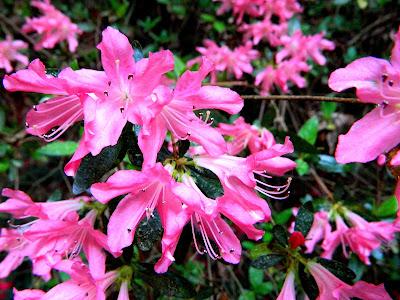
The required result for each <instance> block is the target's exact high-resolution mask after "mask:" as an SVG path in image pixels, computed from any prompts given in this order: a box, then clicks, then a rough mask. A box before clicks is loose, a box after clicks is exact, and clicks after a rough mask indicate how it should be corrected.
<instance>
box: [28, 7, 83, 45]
mask: <svg viewBox="0 0 400 300" xmlns="http://www.w3.org/2000/svg"><path fill="white" fill-rule="evenodd" d="M31 5H32V6H34V7H36V8H37V9H39V10H40V11H41V13H42V14H43V16H41V17H38V18H32V19H31V18H27V20H26V23H25V25H24V26H23V27H22V31H23V32H26V33H29V32H37V33H38V34H39V35H40V36H41V37H40V40H39V41H38V42H37V43H36V45H35V50H40V49H43V48H47V49H51V48H54V46H55V45H56V44H57V43H59V42H62V41H67V42H68V48H69V51H71V52H75V50H76V47H77V46H78V41H77V35H80V34H81V33H82V31H81V30H80V29H79V27H78V26H77V25H76V24H74V23H72V22H71V20H70V18H68V17H67V16H66V15H64V14H63V13H62V12H60V11H59V10H57V9H56V8H55V7H54V6H53V5H51V4H50V0H44V1H31Z"/></svg>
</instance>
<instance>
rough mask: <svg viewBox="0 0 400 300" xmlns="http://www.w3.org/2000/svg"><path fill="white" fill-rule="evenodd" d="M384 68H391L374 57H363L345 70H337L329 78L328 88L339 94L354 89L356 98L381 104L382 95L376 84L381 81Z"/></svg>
mask: <svg viewBox="0 0 400 300" xmlns="http://www.w3.org/2000/svg"><path fill="white" fill-rule="evenodd" d="M385 68H391V65H390V64H389V62H388V61H386V60H384V59H379V58H375V57H364V58H360V59H357V60H355V61H353V62H352V63H351V64H349V65H348V66H347V67H345V68H341V69H337V70H336V71H334V72H333V73H332V74H331V76H330V77H329V82H328V84H329V87H330V88H331V89H332V90H334V91H336V92H341V91H343V90H345V89H348V88H352V87H355V88H356V89H357V96H358V97H359V98H360V99H361V100H363V101H366V102H370V103H381V102H382V95H381V94H380V89H379V87H378V82H379V81H381V80H382V74H383V73H384V70H385Z"/></svg>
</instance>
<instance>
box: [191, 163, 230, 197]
mask: <svg viewBox="0 0 400 300" xmlns="http://www.w3.org/2000/svg"><path fill="white" fill-rule="evenodd" d="M189 168H190V175H191V176H192V177H193V179H194V180H195V182H196V184H197V186H198V187H199V189H200V190H201V191H202V192H203V193H204V195H206V196H207V197H208V198H211V199H216V198H218V197H220V196H222V195H223V194H224V191H223V189H222V185H221V182H220V181H219V179H218V177H217V176H216V175H215V174H214V173H212V172H211V171H209V170H208V169H204V168H201V169H200V168H195V167H189Z"/></svg>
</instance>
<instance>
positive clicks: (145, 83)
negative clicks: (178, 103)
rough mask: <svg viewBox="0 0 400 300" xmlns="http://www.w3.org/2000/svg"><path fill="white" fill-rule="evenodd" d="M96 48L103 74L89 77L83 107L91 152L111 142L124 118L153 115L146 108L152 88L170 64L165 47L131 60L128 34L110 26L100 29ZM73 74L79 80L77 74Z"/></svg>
mask: <svg viewBox="0 0 400 300" xmlns="http://www.w3.org/2000/svg"><path fill="white" fill-rule="evenodd" d="M97 48H98V49H100V51H101V61H102V64H103V68H104V72H105V77H103V78H99V77H96V78H93V80H92V83H93V85H94V86H93V91H92V93H90V96H91V98H92V99H91V101H88V102H87V105H85V107H84V114H85V126H86V127H87V131H86V132H85V139H86V147H87V148H88V150H89V151H90V152H91V153H92V154H93V155H97V154H99V153H100V151H101V150H102V149H103V148H104V147H106V146H110V145H115V144H116V143H117V141H118V138H119V136H120V135H121V132H122V129H123V128H124V126H125V124H126V123H127V122H128V121H129V122H131V123H134V124H139V125H143V123H144V122H148V121H150V120H151V118H152V117H154V115H153V112H152V111H150V110H148V106H149V105H151V104H153V99H155V97H157V96H156V94H155V93H154V89H155V88H156V87H157V86H158V85H159V84H160V82H161V80H162V78H163V75H164V74H165V73H166V72H168V71H170V70H172V69H173V67H174V60H173V55H172V53H171V52H170V51H167V50H163V51H160V52H156V53H150V55H149V58H143V59H141V60H140V61H138V62H137V63H135V60H134V58H133V54H134V50H133V48H132V46H131V44H130V43H129V41H128V38H127V37H126V36H125V35H123V34H122V33H121V32H119V31H118V30H116V29H114V28H112V27H107V28H106V29H105V30H104V31H103V39H102V42H101V43H100V44H99V45H98V46H97ZM76 76H77V78H76V80H77V81H79V80H80V74H76Z"/></svg>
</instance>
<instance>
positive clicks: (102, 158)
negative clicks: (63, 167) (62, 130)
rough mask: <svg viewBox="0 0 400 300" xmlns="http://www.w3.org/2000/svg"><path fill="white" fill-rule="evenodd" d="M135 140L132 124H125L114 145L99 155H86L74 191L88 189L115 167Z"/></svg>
mask: <svg viewBox="0 0 400 300" xmlns="http://www.w3.org/2000/svg"><path fill="white" fill-rule="evenodd" d="M132 140H134V134H133V131H132V126H128V125H127V126H125V128H124V130H123V132H122V134H121V136H120V138H119V139H118V142H117V144H116V145H114V146H108V147H105V148H104V149H103V150H102V151H101V152H100V153H99V154H98V155H96V156H93V155H92V154H90V153H89V154H88V155H86V156H85V157H84V158H83V159H82V162H81V164H80V165H79V168H78V171H77V172H76V175H75V178H74V184H73V186H72V192H73V193H74V194H80V193H82V192H84V191H86V190H87V189H88V188H89V187H90V186H91V185H92V184H93V183H95V182H98V181H99V180H100V179H101V177H103V175H104V174H105V173H107V172H108V171H110V170H111V169H112V168H114V167H115V166H116V165H117V164H118V163H119V162H120V161H121V160H122V159H123V158H124V156H125V153H126V151H127V148H128V144H129V143H131V142H132Z"/></svg>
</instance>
